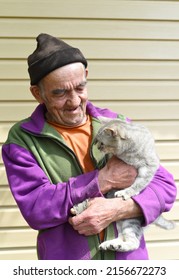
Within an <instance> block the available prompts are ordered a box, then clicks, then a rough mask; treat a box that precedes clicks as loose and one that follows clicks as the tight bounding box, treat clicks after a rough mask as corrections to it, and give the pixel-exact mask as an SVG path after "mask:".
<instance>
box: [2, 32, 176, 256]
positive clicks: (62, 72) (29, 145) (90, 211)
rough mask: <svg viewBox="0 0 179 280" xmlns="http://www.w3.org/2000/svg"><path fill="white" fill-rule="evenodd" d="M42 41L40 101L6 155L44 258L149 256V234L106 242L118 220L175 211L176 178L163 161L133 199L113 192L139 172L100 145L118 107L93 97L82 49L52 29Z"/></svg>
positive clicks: (35, 65) (32, 59)
mask: <svg viewBox="0 0 179 280" xmlns="http://www.w3.org/2000/svg"><path fill="white" fill-rule="evenodd" d="M37 42H38V44H37V48H36V50H35V51H34V52H33V53H32V54H31V55H30V56H29V57H28V65H29V69H28V70H29V75H30V80H31V87H30V90H31V92H32V94H33V96H34V97H35V99H36V100H37V101H38V103H40V104H39V105H38V106H37V108H36V109H35V111H34V112H33V113H32V115H31V116H30V117H29V118H27V119H25V120H22V121H20V122H18V123H17V124H15V125H14V126H13V127H12V128H11V130H10V132H9V135H8V139H7V141H6V143H5V144H4V145H3V159H4V163H5V167H6V172H7V177H8V180H9V185H10V188H11V191H12V193H13V196H14V198H15V200H16V202H17V205H18V207H19V209H20V211H21V213H22V215H23V217H24V218H25V220H26V221H27V223H28V224H29V225H30V227H32V228H33V229H36V230H38V231H39V234H38V240H37V250H38V257H39V259H41V260H49V259H56V260H60V259H63V260H69V259H71V260H72V259H76V260H81V259H86V260H87V259H98V260H101V259H121V260H126V259H130V260H132V259H148V254H147V249H146V244H145V241H144V238H143V237H142V239H141V244H140V247H139V249H137V250H134V251H131V252H113V251H110V250H109V251H105V252H102V251H100V250H99V249H98V247H99V244H100V242H101V241H103V240H108V239H111V238H115V236H116V234H117V232H116V224H115V221H117V220H119V219H125V218H132V217H138V216H141V217H143V225H147V224H149V223H151V222H153V221H154V220H155V219H156V218H157V217H158V216H159V215H160V214H161V212H163V211H168V210H169V209H170V208H171V206H172V204H173V202H174V200H175V196H176V186H175V184H174V181H173V177H172V176H171V175H170V174H169V173H168V172H167V171H166V170H165V169H164V168H163V167H162V166H161V167H160V168H159V169H158V171H157V173H156V174H155V176H154V178H153V180H152V182H151V183H150V184H149V185H148V187H147V188H146V189H145V190H144V191H143V192H142V193H141V194H139V195H137V196H135V197H133V198H132V199H129V200H127V201H124V200H122V199H121V198H112V199H106V198H105V194H106V193H107V192H108V191H110V190H112V189H114V188H115V189H116V188H118V189H121V188H126V187H128V186H130V185H131V184H132V183H133V181H134V180H135V177H136V174H137V173H136V170H135V169H134V168H133V167H132V166H128V165H126V164H125V163H124V162H122V161H120V160H118V159H117V158H115V157H113V158H111V159H110V160H109V161H108V162H107V163H106V161H105V158H101V154H100V152H99V151H96V150H94V145H93V139H94V136H95V134H96V132H97V131H98V129H99V127H100V122H99V119H98V118H99V116H105V117H110V118H117V117H118V114H117V113H114V112H112V111H110V110H108V109H100V108H97V107H95V106H94V105H93V104H92V103H90V102H89V101H88V95H87V85H86V84H87V75H88V70H87V61H86V59H85V58H84V56H83V54H82V53H81V51H80V50H79V49H77V48H73V47H71V46H69V45H68V44H66V43H65V42H64V41H62V40H59V39H57V38H55V37H53V36H51V35H48V34H40V35H39V36H38V37H37ZM87 198H91V200H90V204H89V205H88V208H87V209H86V210H85V211H84V212H83V213H81V214H80V215H78V216H75V217H73V216H72V215H71V212H70V209H71V208H72V207H73V205H74V204H77V203H80V202H82V201H83V200H85V199H87Z"/></svg>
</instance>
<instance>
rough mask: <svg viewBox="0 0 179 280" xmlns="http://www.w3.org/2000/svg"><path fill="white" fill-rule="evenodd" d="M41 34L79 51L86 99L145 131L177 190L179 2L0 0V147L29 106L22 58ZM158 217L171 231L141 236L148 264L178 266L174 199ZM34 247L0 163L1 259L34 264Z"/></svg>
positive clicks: (178, 215) (31, 101)
mask: <svg viewBox="0 0 179 280" xmlns="http://www.w3.org/2000/svg"><path fill="white" fill-rule="evenodd" d="M41 32H46V33H50V34H52V35H54V36H58V37H60V38H62V39H65V40H66V41H67V42H69V43H70V44H73V45H74V46H77V47H79V48H80V49H81V50H82V51H83V53H84V54H85V56H86V57H87V58H88V61H89V84H88V86H89V97H90V99H91V100H92V101H93V102H95V104H96V105H100V106H104V107H109V108H111V109H113V110H115V111H118V112H120V113H122V114H125V115H127V116H129V117H130V118H132V119H133V120H135V121H137V122H140V123H144V124H145V125H147V126H148V127H149V128H150V129H151V130H152V132H153V134H154V136H155V139H156V147H157V150H158V153H159V156H160V158H161V162H162V164H163V165H164V166H165V167H166V168H168V170H169V171H171V172H172V173H173V175H174V177H175V180H176V183H177V185H178V186H179V2H178V1H120V0H118V1H115V0H98V1H96V0H90V1H84V0H76V1H73V0H56V1H53V0H52V1H45V0H44V1H38V0H37V1H36V0H34V1H33V0H31V1H26V0H21V1H20V0H14V1H13V0H11V1H10V0H0V145H2V144H3V142H4V141H5V139H6V137H7V133H8V130H9V128H10V127H11V125H12V124H13V123H14V122H16V121H18V120H20V119H22V118H24V117H26V116H27V115H29V114H30V113H31V112H32V110H33V109H34V107H35V106H36V103H35V101H34V99H33V98H32V96H31V94H30V93H29V90H28V88H29V80H28V74H27V64H26V57H27V56H28V55H29V54H30V53H31V52H32V51H33V50H34V48H35V45H36V44H35V40H34V38H35V37H36V36H37V35H38V34H39V33H41ZM165 216H166V217H168V218H171V219H174V220H175V221H176V224H177V226H176V229H175V230H173V231H164V230H161V229H159V228H157V227H155V226H154V225H151V226H150V227H149V228H148V229H147V230H146V239H147V243H148V247H149V253H150V257H151V259H179V198H178V199H177V201H176V203H175V205H174V207H173V209H172V210H171V211H170V212H169V213H167V214H166V215H165ZM35 245H36V232H35V231H33V230H31V229H29V228H28V226H27V224H26V222H25V221H24V220H23V218H22V217H21V215H20V213H19V210H18V209H17V207H16V205H15V202H14V200H13V198H12V196H11V194H10V192H9V188H8V183H7V179H6V175H5V170H4V166H3V163H2V159H0V259H36V253H35Z"/></svg>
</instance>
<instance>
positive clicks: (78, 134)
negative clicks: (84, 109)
mask: <svg viewBox="0 0 179 280" xmlns="http://www.w3.org/2000/svg"><path fill="white" fill-rule="evenodd" d="M48 123H49V124H50V125H52V126H53V127H54V128H55V129H56V130H57V131H58V132H59V133H60V134H61V135H62V136H63V138H64V139H65V141H66V143H67V145H68V146H69V147H70V148H71V149H72V150H73V152H74V153H75V154H76V156H77V158H78V160H79V162H80V164H81V167H82V169H83V171H84V172H90V171H92V170H94V165H93V162H92V160H91V157H90V143H91V139H92V125H91V119H90V117H89V116H88V118H87V121H86V123H85V124H82V125H79V126H77V127H68V126H62V125H58V124H56V123H52V122H48Z"/></svg>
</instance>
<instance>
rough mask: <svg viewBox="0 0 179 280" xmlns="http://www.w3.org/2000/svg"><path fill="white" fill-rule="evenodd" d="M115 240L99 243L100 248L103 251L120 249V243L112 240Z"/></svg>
mask: <svg viewBox="0 0 179 280" xmlns="http://www.w3.org/2000/svg"><path fill="white" fill-rule="evenodd" d="M112 241H114V240H109V241H104V242H103V243H101V244H100V245H99V249H100V250H103V251H107V250H110V251H117V249H119V244H115V242H112Z"/></svg>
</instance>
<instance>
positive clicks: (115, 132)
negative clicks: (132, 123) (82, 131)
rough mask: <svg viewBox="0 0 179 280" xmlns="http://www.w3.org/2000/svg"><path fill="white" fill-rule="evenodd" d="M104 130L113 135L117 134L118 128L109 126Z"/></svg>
mask: <svg viewBox="0 0 179 280" xmlns="http://www.w3.org/2000/svg"><path fill="white" fill-rule="evenodd" d="M104 131H105V133H106V134H107V135H108V136H112V137H115V136H117V131H116V129H114V128H111V127H107V128H105V130H104Z"/></svg>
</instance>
